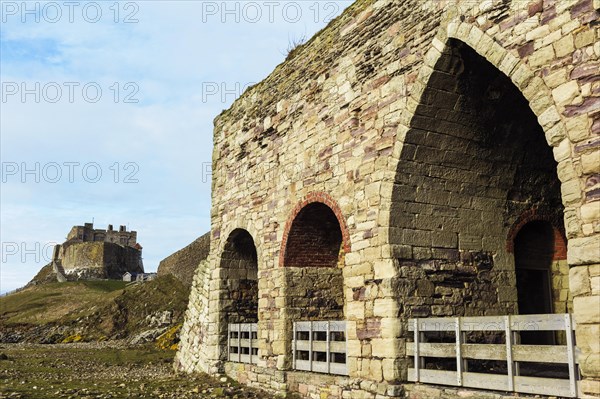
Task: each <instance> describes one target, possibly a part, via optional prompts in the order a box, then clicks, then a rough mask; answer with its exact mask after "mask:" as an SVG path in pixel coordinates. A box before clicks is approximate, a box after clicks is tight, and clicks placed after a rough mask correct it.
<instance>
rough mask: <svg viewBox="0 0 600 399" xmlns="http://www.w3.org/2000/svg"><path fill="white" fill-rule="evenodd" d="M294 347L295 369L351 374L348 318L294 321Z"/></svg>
mask: <svg viewBox="0 0 600 399" xmlns="http://www.w3.org/2000/svg"><path fill="white" fill-rule="evenodd" d="M292 348H293V349H292V350H293V352H292V353H293V364H294V368H295V369H296V370H303V371H312V372H317V373H329V374H337V375H348V366H347V364H346V322H345V321H300V322H295V323H294V339H293V341H292Z"/></svg>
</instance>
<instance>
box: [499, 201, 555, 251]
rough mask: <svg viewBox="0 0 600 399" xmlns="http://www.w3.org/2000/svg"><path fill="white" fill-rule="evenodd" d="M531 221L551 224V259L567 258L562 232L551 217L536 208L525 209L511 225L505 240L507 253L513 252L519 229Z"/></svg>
mask: <svg viewBox="0 0 600 399" xmlns="http://www.w3.org/2000/svg"><path fill="white" fill-rule="evenodd" d="M533 221H545V222H548V223H550V224H551V225H552V230H553V231H554V255H553V260H564V259H567V239H566V237H565V235H564V233H563V232H562V231H561V230H560V229H559V228H558V227H556V225H555V223H554V222H553V220H552V218H551V217H550V216H549V215H547V214H545V213H542V212H539V210H538V209H530V210H528V211H525V212H524V213H523V214H521V216H519V218H518V219H517V221H516V222H515V223H514V224H513V225H512V227H511V228H510V230H509V232H508V238H507V240H506V250H507V251H508V253H511V254H512V253H514V252H515V238H516V237H517V234H519V231H521V229H522V228H523V227H524V226H525V225H526V224H527V223H529V222H533Z"/></svg>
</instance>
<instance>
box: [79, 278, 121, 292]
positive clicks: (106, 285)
mask: <svg viewBox="0 0 600 399" xmlns="http://www.w3.org/2000/svg"><path fill="white" fill-rule="evenodd" d="M126 284H127V282H126V281H120V280H107V281H84V282H83V285H85V286H86V287H88V288H91V289H93V290H97V291H102V292H112V291H116V290H122V289H125V285H126Z"/></svg>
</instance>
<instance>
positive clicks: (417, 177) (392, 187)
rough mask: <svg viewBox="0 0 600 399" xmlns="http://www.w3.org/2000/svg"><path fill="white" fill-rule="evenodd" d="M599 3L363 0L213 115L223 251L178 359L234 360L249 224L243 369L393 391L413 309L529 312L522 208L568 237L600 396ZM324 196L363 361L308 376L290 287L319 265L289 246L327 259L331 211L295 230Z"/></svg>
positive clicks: (581, 338) (370, 391)
mask: <svg viewBox="0 0 600 399" xmlns="http://www.w3.org/2000/svg"><path fill="white" fill-rule="evenodd" d="M595 7H597V5H595V3H594V2H593V1H591V0H561V1H553V0H535V1H517V0H512V1H509V0H506V1H500V0H498V1H496V0H493V1H489V2H472V1H454V0H448V1H439V0H435V1H433V0H432V1H421V0H410V1H401V2H399V1H392V0H379V1H374V0H373V1H369V0H364V1H363V0H359V1H357V2H356V3H354V4H353V5H352V6H350V7H349V8H348V9H347V10H346V12H345V13H344V14H343V15H342V16H341V17H339V18H337V19H336V20H335V21H333V22H332V23H331V24H330V25H329V26H328V27H327V28H326V29H325V30H323V31H322V32H320V33H319V34H318V35H316V36H315V37H314V38H312V39H311V40H310V41H309V42H308V43H307V44H306V45H304V46H303V47H301V48H299V49H297V50H296V51H295V52H294V54H293V56H292V57H290V59H288V60H287V61H286V62H285V63H283V64H281V65H279V66H278V67H277V68H276V69H275V70H274V71H273V73H272V74H271V75H270V76H269V77H268V78H266V79H265V80H264V81H263V82H261V83H259V84H258V85H256V86H254V87H252V88H250V89H249V90H248V91H247V92H246V93H245V94H244V95H243V96H242V97H241V98H240V99H238V100H237V101H236V102H235V103H234V104H233V105H232V107H231V108H230V109H229V110H227V111H224V112H223V113H222V114H221V115H219V117H218V118H217V119H216V120H215V131H214V150H213V161H214V162H213V163H214V164H213V194H212V195H213V202H212V212H211V215H212V226H211V238H210V239H211V250H210V255H209V258H208V259H207V261H206V262H205V263H203V267H202V272H198V274H197V275H196V280H195V281H194V284H195V285H194V287H195V288H194V289H193V293H192V297H191V300H190V309H189V310H188V318H187V321H186V326H185V327H184V333H183V338H182V347H181V349H180V351H179V353H178V355H177V364H178V367H179V368H180V369H183V370H185V371H196V370H204V371H216V370H223V369H225V370H230V371H231V370H234V369H235V367H234V366H231V365H228V364H227V363H223V362H221V361H220V359H221V353H220V351H221V349H220V342H221V340H222V334H223V328H222V320H223V314H224V312H225V311H226V309H225V308H224V306H223V294H222V291H223V285H224V284H225V282H224V281H223V278H222V276H223V275H224V270H223V269H224V267H223V263H222V257H223V254H224V253H226V245H227V242H228V240H230V237H231V236H232V234H233V233H234V232H235V231H237V230H240V229H241V230H244V231H246V232H247V233H248V234H249V235H250V236H251V237H252V239H253V244H254V246H255V248H256V253H257V262H256V266H257V269H258V272H257V276H258V325H259V348H260V361H259V365H258V366H257V367H261V369H260V371H256V374H257V376H256V377H255V378H254V377H252V376H253V374H252V373H253V371H245V372H243V373H239V372H235V374H234V375H236V376H238V377H236V378H239V379H250V380H251V381H254V383H255V384H256V385H260V386H263V387H265V388H269V389H274V390H283V389H294V390H300V389H302V390H305V389H306V390H307V393H306V395H310V396H313V397H316V396H317V395H324V396H323V397H365V398H374V397H385V396H395V395H397V394H398V393H397V392H396V391H395V388H390V387H396V386H397V384H402V383H403V382H404V381H405V380H406V367H407V364H408V361H409V359H407V358H406V356H405V343H406V339H407V337H408V335H407V332H406V320H407V319H408V318H409V317H429V316H434V315H440V316H455V315H471V314H477V315H485V314H511V313H517V312H519V309H518V306H517V304H518V295H517V287H516V277H515V257H514V253H513V252H512V251H511V242H512V240H513V239H514V237H515V235H514V234H515V232H518V231H519V229H520V228H521V227H522V226H523V225H522V224H521V223H522V222H523V221H524V220H527V221H534V220H545V221H548V222H549V223H551V224H552V226H553V227H554V228H555V229H556V231H558V232H559V233H560V234H561V235H562V236H564V237H565V239H566V243H567V246H566V258H567V259H566V261H565V259H564V254H565V251H563V254H562V256H561V257H560V258H559V259H555V263H553V266H552V277H553V278H552V280H553V289H552V291H553V301H554V303H555V310H557V311H558V310H559V309H565V310H567V309H569V308H570V306H569V299H570V298H572V300H573V311H574V315H575V318H576V320H577V342H578V345H579V347H580V349H581V351H582V354H581V363H580V367H581V371H582V375H583V378H584V380H583V381H582V383H581V389H582V391H583V392H585V393H587V394H590V395H597V396H600V348H599V347H598V346H597V345H596V343H597V340H596V341H595V340H594V338H593V337H594V335H593V334H594V333H595V332H596V333H597V328H598V325H599V324H600V293H598V290H597V289H596V288H597V284H594V283H595V282H596V281H597V278H596V277H597V274H598V273H596V271H597V266H598V265H599V264H600V195H598V193H599V191H598V190H600V186H599V185H600V178H599V177H598V176H599V174H600V162H597V161H598V160H599V159H600V136H599V135H600V111H599V107H600V80H599V79H598V76H599V75H598V72H597V71H598V68H599V59H600V33H599V27H598V19H599V15H600V14H599V12H598V10H597V8H595ZM314 203H319V204H323V205H325V206H326V207H327V208H329V209H330V210H331V211H332V212H333V213H334V214H335V216H336V217H335V218H336V219H337V226H339V230H340V232H341V236H342V239H341V242H339V241H335V240H332V241H331V242H335V243H336V245H339V254H340V257H341V263H340V265H342V267H341V269H340V270H341V274H342V278H341V279H340V278H339V276H331V278H330V281H332V284H333V283H335V282H338V281H339V283H337V284H338V285H341V292H343V318H344V319H345V320H346V321H347V328H348V337H347V338H348V341H347V347H348V367H349V370H350V376H349V378H347V379H340V380H335V381H337V382H333V383H332V382H331V381H329V380H328V381H321V380H319V379H317V378H315V379H314V380H311V379H308V381H307V383H308V385H309V387H302V388H301V384H300V382H293V383H292V382H291V381H297V380H294V377H292V375H294V373H295V372H292V371H291V370H290V358H289V357H290V340H291V336H290V331H289V326H290V324H291V323H292V322H293V321H294V320H297V317H298V312H297V311H296V310H295V309H294V308H293V307H291V306H290V304H293V303H294V298H295V296H294V295H295V294H294V292H297V291H298V292H299V291H304V290H305V289H306V288H307V287H308V285H309V283H306V286H302V287H300V288H298V287H297V286H294V284H293V283H295V282H297V281H300V280H299V279H300V277H303V276H302V273H310V271H306V270H309V269H308V268H305V269H304V271H301V272H300V271H296V270H295V268H296V267H300V268H302V266H303V265H301V264H300V263H299V262H298V264H294V265H288V266H292V267H286V262H285V260H286V253H287V252H286V251H288V245H292V244H294V243H298V242H301V243H303V245H301V246H298V245H297V244H295V246H294V248H293V249H290V250H291V253H292V254H294V251H296V252H295V255H294V256H293V257H292V259H301V260H302V262H311V261H315V260H316V261H317V262H316V263H318V265H316V266H319V267H321V266H324V265H321V262H324V263H327V262H329V261H327V262H326V261H325V260H324V259H331V258H324V257H323V256H322V254H321V253H317V252H316V250H315V248H324V247H326V246H323V245H321V244H322V243H323V242H324V241H323V237H324V236H325V235H322V233H323V232H324V231H331V226H332V225H336V223H334V220H333V219H328V218H324V217H323V218H321V221H322V223H320V224H319V223H317V224H316V225H315V227H316V228H315V229H312V233H311V230H310V229H308V230H306V231H305V232H306V233H307V235H305V236H301V235H299V234H298V232H297V231H295V229H294V225H295V223H294V222H295V221H299V220H301V219H302V209H308V208H307V207H308V206H310V204H314ZM336 237H337V238H338V239H339V237H338V236H336ZM311 239H312V240H314V243H315V245H308V244H307V240H311ZM290 243H291V244H290ZM319 243H321V244H319ZM309 244H310V242H309ZM316 244H319V245H316ZM301 255H302V256H301ZM565 262H566V264H568V270H569V278H568V280H569V281H568V285H569V292H570V296H569V293H568V292H566V285H567V281H566V280H567V279H566V271H567V265H566V264H565ZM313 266H315V265H313ZM295 273H299V275H297V274H295ZM290 276H293V277H291V278H290ZM296 277H297V278H296ZM201 278H206V280H204V281H200V280H199V279H201ZM328 278H329V277H328ZM306 281H313V280H311V279H310V278H309V279H306ZM331 291H333V288H332V290H331ZM331 294H332V296H336V297H337V298H339V292H338V293H335V294H333V292H331ZM298 295H299V294H298ZM328 296H329V294H328ZM192 299H193V300H192ZM336 303H337V302H336ZM306 305H307V303H304V304H303V306H306ZM557 305H558V306H557ZM308 306H310V304H309V303H308ZM340 315H341V314H340ZM336 317H337V315H336ZM596 337H597V334H596ZM267 370H268V371H267ZM232 372H233V371H232ZM242 375H245V376H242ZM286 381H287V382H286ZM302 384H304V382H303V383H302ZM332 385H333V386H335V387H337V388H335V387H334V388H332ZM338 388H339V389H338ZM388 389H389V390H388ZM309 391H310V392H309ZM344 395H345V396H344Z"/></svg>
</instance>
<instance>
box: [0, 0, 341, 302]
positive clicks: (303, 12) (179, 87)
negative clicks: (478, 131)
mask: <svg viewBox="0 0 600 399" xmlns="http://www.w3.org/2000/svg"><path fill="white" fill-rule="evenodd" d="M350 4H351V1H350V0H345V1H324V0H321V1H316V0H315V1H312V0H307V1H199V0H198V1H193V0H191V1H190V0H188V1H158V0H151V1H119V2H117V1H95V2H94V1H50V2H44V1H28V2H23V1H4V0H2V1H1V2H0V11H1V15H0V18H1V21H0V81H1V93H0V95H1V98H0V158H1V167H2V182H1V188H0V242H1V244H2V263H1V266H0V293H5V292H8V291H11V290H14V289H16V288H18V287H21V286H23V285H25V284H26V283H27V282H28V281H29V280H30V279H31V278H32V277H33V276H34V275H35V274H36V273H37V271H38V270H39V269H40V268H41V267H42V266H44V265H45V264H47V263H49V261H50V260H51V256H52V248H53V246H54V244H56V243H61V242H63V241H64V240H65V237H66V235H67V233H68V232H69V230H70V229H71V227H72V226H75V225H82V224H83V223H85V222H92V221H93V222H94V225H95V227H97V228H106V227H107V226H108V224H113V225H114V226H115V227H117V226H119V225H126V226H127V228H128V230H135V231H137V232H138V241H139V242H140V244H141V245H142V246H143V248H144V249H143V260H144V266H145V269H146V271H155V270H156V269H157V267H158V264H159V262H160V260H161V259H163V258H165V257H166V256H168V255H170V254H171V253H173V252H175V251H176V250H178V249H180V248H183V247H184V246H186V245H187V244H189V243H190V242H192V241H193V240H194V239H196V238H197V237H199V236H200V235H202V234H204V233H206V232H208V231H209V230H210V181H211V174H210V168H211V156H212V132H213V119H214V118H215V117H216V116H217V115H218V114H219V113H220V112H221V111H222V110H223V109H227V108H228V107H229V106H230V105H231V103H232V102H233V101H234V100H235V98H236V97H238V96H239V95H240V94H241V93H242V92H243V90H244V89H245V88H246V87H248V86H249V85H252V84H254V83H257V82H259V81H261V80H262V79H264V78H265V77H267V76H268V74H269V73H270V72H271V71H272V70H273V69H274V68H275V66H277V65H278V64H279V63H281V62H282V61H283V60H284V59H285V56H286V54H287V52H288V49H289V48H290V46H293V44H294V43H297V42H299V41H303V40H306V39H308V38H310V37H311V36H312V35H313V34H314V33H316V32H317V31H318V30H320V29H322V28H323V27H324V26H326V25H327V23H328V22H329V21H330V20H331V19H332V18H334V17H335V16H337V15H339V14H341V12H342V11H343V10H344V9H345V8H346V7H347V6H349V5H350Z"/></svg>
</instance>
